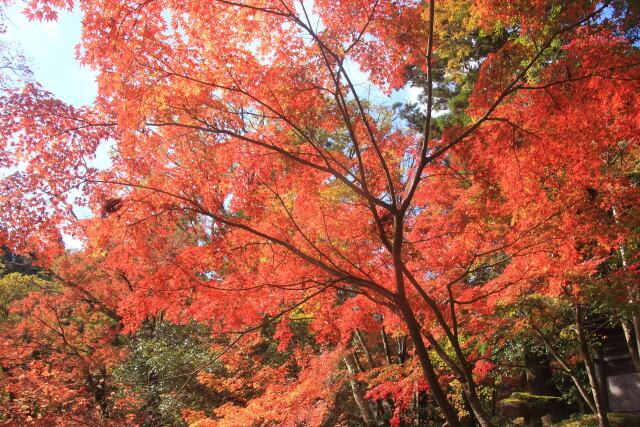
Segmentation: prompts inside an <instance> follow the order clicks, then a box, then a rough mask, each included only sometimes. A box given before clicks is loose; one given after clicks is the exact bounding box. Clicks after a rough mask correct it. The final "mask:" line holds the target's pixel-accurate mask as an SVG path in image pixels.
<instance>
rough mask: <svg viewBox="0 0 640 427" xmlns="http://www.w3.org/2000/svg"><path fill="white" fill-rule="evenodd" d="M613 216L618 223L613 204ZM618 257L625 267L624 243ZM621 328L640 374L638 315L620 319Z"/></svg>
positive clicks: (631, 298)
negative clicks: (629, 318)
mask: <svg viewBox="0 0 640 427" xmlns="http://www.w3.org/2000/svg"><path fill="white" fill-rule="evenodd" d="M613 217H614V219H615V221H616V223H618V212H617V210H616V207H615V206H614V207H613ZM620 259H621V260H622V268H624V269H626V268H627V266H628V261H627V250H626V248H625V245H624V243H623V244H622V245H620ZM629 302H630V303H631V304H635V303H636V302H637V292H636V291H635V290H633V291H632V292H631V294H630V295H629ZM622 330H623V331H624V339H625V341H626V342H627V348H628V349H629V355H630V356H631V360H632V361H633V366H634V367H635V368H636V372H637V373H638V374H640V316H638V315H633V316H632V317H631V321H629V320H628V319H624V320H623V321H622ZM634 341H635V343H634Z"/></svg>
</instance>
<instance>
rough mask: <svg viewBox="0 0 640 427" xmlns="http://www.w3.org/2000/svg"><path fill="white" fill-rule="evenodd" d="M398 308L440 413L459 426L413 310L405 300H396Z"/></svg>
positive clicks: (449, 423) (450, 424) (451, 424)
mask: <svg viewBox="0 0 640 427" xmlns="http://www.w3.org/2000/svg"><path fill="white" fill-rule="evenodd" d="M398 308H399V309H400V311H401V313H402V317H403V318H404V321H405V324H406V325H407V329H408V331H409V336H410V337H411V340H412V341H413V345H414V346H415V350H416V355H417V356H418V360H419V361H420V365H421V367H422V372H423V374H424V376H425V379H426V380H427V384H429V389H430V391H431V394H432V395H433V398H434V400H435V401H436V403H437V404H438V407H439V408H440V411H441V412H442V415H443V416H444V418H445V419H446V420H447V424H448V426H449V427H460V421H459V420H458V416H457V415H456V411H455V410H454V409H453V406H451V403H449V400H448V399H447V395H446V394H445V392H444V391H443V390H442V387H441V386H440V383H439V381H438V376H437V375H436V372H435V370H434V368H433V364H432V363H431V358H430V357H429V352H428V351H427V348H426V347H425V345H424V341H423V340H422V334H421V332H420V325H419V324H418V321H417V320H416V318H415V315H414V314H413V310H411V308H410V307H409V304H408V302H407V301H406V300H400V301H398Z"/></svg>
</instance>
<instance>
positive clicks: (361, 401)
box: [342, 357, 375, 426]
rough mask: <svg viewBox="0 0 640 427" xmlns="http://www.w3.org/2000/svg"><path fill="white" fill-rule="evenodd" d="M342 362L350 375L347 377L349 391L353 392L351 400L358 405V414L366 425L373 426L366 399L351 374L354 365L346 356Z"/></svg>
mask: <svg viewBox="0 0 640 427" xmlns="http://www.w3.org/2000/svg"><path fill="white" fill-rule="evenodd" d="M342 360H343V361H344V364H345V365H346V366H347V370H348V371H349V374H350V375H351V376H350V378H349V384H350V385H351V391H352V392H353V400H355V401H356V405H358V409H360V415H361V416H362V420H363V421H364V423H365V425H367V426H375V420H374V418H373V414H372V413H371V409H370V408H369V405H368V404H367V401H366V400H365V398H364V395H363V393H362V389H361V388H360V384H358V383H357V382H356V380H355V379H354V378H353V376H354V375H355V373H356V369H355V367H354V366H353V365H352V364H351V362H350V361H349V358H348V357H344V358H343V359H342Z"/></svg>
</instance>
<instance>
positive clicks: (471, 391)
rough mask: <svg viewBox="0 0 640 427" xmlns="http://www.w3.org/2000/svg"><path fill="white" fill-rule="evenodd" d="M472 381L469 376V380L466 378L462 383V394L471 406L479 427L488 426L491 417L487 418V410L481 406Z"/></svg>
mask: <svg viewBox="0 0 640 427" xmlns="http://www.w3.org/2000/svg"><path fill="white" fill-rule="evenodd" d="M472 381H473V378H471V382H469V380H467V381H465V383H463V385H462V389H463V390H464V395H465V397H466V398H467V401H468V402H469V406H471V410H472V411H473V415H474V416H475V417H476V421H477V422H478V424H480V426H481V427H490V426H491V419H490V418H489V414H488V413H487V411H485V409H484V408H483V407H482V402H480V398H479V397H478V393H477V392H476V387H475V384H474V383H473V382H472Z"/></svg>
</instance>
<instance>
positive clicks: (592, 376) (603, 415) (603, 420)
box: [574, 301, 610, 427]
mask: <svg viewBox="0 0 640 427" xmlns="http://www.w3.org/2000/svg"><path fill="white" fill-rule="evenodd" d="M574 314H575V322H576V328H577V330H578V343H579V344H580V352H581V353H582V357H583V358H584V364H585V368H586V369H587V376H588V377H589V385H590V386H591V394H592V395H593V401H594V404H595V407H596V415H597V417H598V425H599V426H600V427H610V425H609V419H608V418H607V411H606V410H605V408H604V405H603V402H602V394H601V392H600V386H599V384H598V379H597V377H596V370H595V365H594V363H593V358H592V357H591V351H590V349H589V345H588V343H587V339H586V336H585V333H584V327H583V324H582V307H581V305H580V303H579V302H577V301H576V303H575V308H574Z"/></svg>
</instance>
